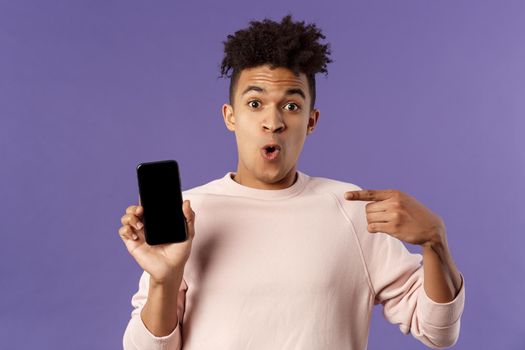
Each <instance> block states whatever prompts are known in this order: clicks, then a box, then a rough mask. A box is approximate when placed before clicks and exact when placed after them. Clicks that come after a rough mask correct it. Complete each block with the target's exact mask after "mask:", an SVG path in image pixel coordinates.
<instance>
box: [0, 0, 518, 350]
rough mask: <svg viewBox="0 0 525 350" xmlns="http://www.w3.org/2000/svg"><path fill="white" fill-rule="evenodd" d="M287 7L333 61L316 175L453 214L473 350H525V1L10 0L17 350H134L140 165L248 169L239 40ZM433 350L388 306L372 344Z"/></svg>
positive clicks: (316, 138) (8, 315) (4, 125)
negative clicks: (123, 221) (392, 318)
mask: <svg viewBox="0 0 525 350" xmlns="http://www.w3.org/2000/svg"><path fill="white" fill-rule="evenodd" d="M288 11H291V12H292V14H293V18H294V19H296V20H305V21H306V22H312V21H313V22H315V23H317V24H318V26H319V27H320V28H321V29H322V30H323V32H324V33H325V34H326V36H327V39H326V42H329V43H330V44H331V47H332V52H333V56H332V58H333V59H334V62H333V63H332V64H331V65H330V66H329V67H328V71H329V74H328V77H325V76H324V75H318V76H317V83H318V90H317V93H318V100H317V107H318V108H319V109H320V110H321V116H320V119H319V124H318V127H317V128H316V130H315V132H314V133H313V134H312V135H311V136H309V137H308V138H307V141H306V144H305V147H304V150H303V153H302V156H301V158H300V162H299V166H298V168H299V169H300V170H302V171H304V172H306V173H307V174H309V175H312V176H324V177H330V178H334V179H338V180H343V181H348V182H352V183H355V184H358V185H360V186H362V187H364V188H376V189H385V188H397V189H400V190H402V191H405V192H407V193H409V194H411V195H413V196H414V197H416V198H417V199H418V200H420V201H421V202H422V203H423V204H425V205H427V206H428V207H429V208H430V209H431V210H433V211H435V212H436V213H438V214H439V215H440V216H442V217H443V219H444V220H445V223H446V226H447V232H448V239H449V245H450V248H451V250H452V253H453V255H454V257H455V260H456V262H457V265H458V267H459V269H460V270H461V271H462V272H463V273H464V275H465V278H466V297H467V299H466V306H465V311H464V315H463V318H462V329H461V335H460V339H459V341H458V344H457V345H456V348H457V349H496V348H497V349H525V322H524V321H523V314H524V313H525V306H524V297H523V296H524V295H525V282H524V276H525V261H524V258H523V252H522V251H523V246H524V244H525V238H524V236H523V233H524V232H523V227H524V224H525V220H524V218H525V215H524V209H525V205H524V204H523V203H524V202H523V201H524V192H525V191H524V184H523V179H524V175H525V160H524V156H525V141H524V138H523V134H524V127H525V121H524V117H525V39H524V37H525V5H524V3H523V2H521V1H496V0H495V1H422V0H414V1H367V2H365V1H363V2H357V1H347V2H345V3H344V4H343V3H341V4H335V3H333V4H328V3H323V2H320V1H318V2H312V3H311V4H306V3H305V2H303V1H288V2H286V3H284V4H283V2H282V1H263V2H254V3H248V2H246V1H236V2H232V1H208V2H206V3H203V2H197V1H196V2H194V3H193V4H189V3H187V2H184V4H182V2H178V4H176V3H175V2H173V1H155V2H148V1H129V0H126V1H124V0H121V1H65V0H64V1H45V2H44V1H1V2H0V118H1V124H0V160H1V162H2V164H1V167H0V177H1V182H0V197H1V204H0V209H1V220H0V231H1V235H2V236H1V237H2V244H1V245H0V275H1V277H2V282H1V287H0V288H1V289H0V293H1V298H0V348H2V349H30V348H40V347H42V348H48V349H116V348H121V341H122V335H123V332H124V329H125V326H126V324H127V322H128V320H129V317H130V312H131V304H130V299H131V296H132V294H133V293H134V292H135V291H136V289H137V286H138V284H137V283H138V278H139V276H140V272H141V270H140V268H139V267H138V265H137V264H136V263H135V262H134V260H133V259H132V258H131V256H129V255H128V253H127V251H126V249H125V247H124V245H123V243H122V242H121V240H120V238H119V236H118V234H117V230H118V228H119V227H120V217H121V216H122V215H123V212H124V210H125V208H126V207H127V206H128V205H131V204H135V203H136V201H137V196H138V194H137V183H136V177H135V166H136V164H137V163H139V162H142V161H151V160H160V159H170V158H173V159H177V160H178V161H179V163H180V165H181V177H182V187H183V189H188V188H190V187H194V186H197V185H200V184H203V183H205V182H208V181H210V180H213V179H216V178H218V177H222V176H224V174H225V173H226V172H227V171H235V170H236V163H237V152H236V144H235V138H234V134H233V133H231V132H229V131H228V130H227V129H226V127H225V125H224V123H223V120H222V115H221V113H220V107H221V105H222V103H223V102H225V101H227V88H228V81H227V80H226V79H218V78H217V77H218V75H219V64H220V61H221V59H222V50H223V46H222V41H223V40H225V39H226V36H227V35H228V34H231V33H233V32H234V31H235V30H238V29H240V28H244V27H246V26H247V25H248V21H249V20H251V19H257V20H260V19H263V18H264V17H270V18H272V19H274V20H279V19H281V18H282V17H283V16H284V15H285V14H286V13H287V12H288ZM409 249H410V250H412V251H416V252H419V251H420V250H419V247H416V246H409ZM424 348H425V347H424V346H423V345H422V344H420V343H419V342H418V341H416V340H415V339H413V338H412V337H411V336H403V334H402V333H401V332H400V331H399V329H398V328H397V326H394V325H392V324H390V323H388V322H387V321H386V320H385V319H384V318H383V316H382V314H381V308H380V307H376V309H375V311H374V317H373V323H372V326H371V331H370V340H369V349H424Z"/></svg>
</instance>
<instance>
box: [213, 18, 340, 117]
mask: <svg viewBox="0 0 525 350" xmlns="http://www.w3.org/2000/svg"><path fill="white" fill-rule="evenodd" d="M249 24H250V26H249V27H248V28H246V29H241V30H238V31H236V32H235V33H234V35H228V40H227V41H223V44H224V53H225V56H224V58H223V60H222V63H221V75H220V76H219V77H223V76H226V77H229V78H230V96H229V98H230V104H231V105H233V97H234V94H235V93H234V92H235V88H236V86H237V82H238V80H239V76H240V73H241V71H242V70H243V69H245V68H251V67H256V66H259V65H263V64H269V65H270V66H271V67H285V68H288V69H290V70H292V71H293V73H294V74H295V75H296V76H299V74H300V73H304V74H305V75H306V77H307V79H308V87H309V90H310V96H311V103H310V110H312V109H313V108H314V104H315V74H316V73H319V72H321V73H325V76H326V75H328V71H327V70H326V65H327V64H328V63H330V62H332V60H331V59H330V58H329V57H328V56H329V55H330V44H326V45H322V44H319V43H318V42H317V40H318V39H319V38H322V39H325V38H326V37H325V36H324V35H323V34H322V31H321V30H320V29H318V28H317V27H316V25H315V24H308V25H306V26H305V24H304V21H301V22H293V21H292V16H291V14H288V15H286V16H285V17H283V19H282V20H281V23H278V22H275V21H272V20H270V19H268V18H265V19H264V20H262V21H254V20H252V21H250V22H249ZM230 69H231V70H232V74H231V75H228V71H229V70H230Z"/></svg>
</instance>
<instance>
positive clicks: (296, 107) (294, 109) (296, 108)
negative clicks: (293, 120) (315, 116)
mask: <svg viewBox="0 0 525 350" xmlns="http://www.w3.org/2000/svg"><path fill="white" fill-rule="evenodd" d="M290 105H291V106H295V108H293V109H288V110H289V111H292V112H295V111H296V110H298V109H299V106H298V105H297V104H295V103H293V102H291V103H288V104H287V106H290Z"/></svg>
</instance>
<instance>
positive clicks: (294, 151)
mask: <svg viewBox="0 0 525 350" xmlns="http://www.w3.org/2000/svg"><path fill="white" fill-rule="evenodd" d="M250 87H252V89H249V88H250ZM247 89H248V91H247ZM288 89H297V90H296V91H301V92H302V94H304V97H303V96H301V93H293V94H286V92H287V90H288ZM245 91H246V92H245ZM233 103H234V105H235V106H232V105H230V104H224V105H223V106H222V115H223V118H224V123H225V124H226V127H227V128H228V130H230V131H232V132H235V138H236V140H237V153H238V164H237V172H236V174H235V178H234V180H235V181H237V182H238V183H240V184H242V185H245V186H248V187H253V188H258V189H265V190H276V189H284V188H287V187H290V186H291V185H292V184H293V183H294V181H295V175H296V164H297V162H298V159H299V156H300V154H301V151H302V149H303V145H304V142H305V139H306V136H307V135H308V134H310V133H311V132H312V131H313V129H314V128H315V125H316V124H317V121H318V119H319V113H320V112H319V110H318V109H315V108H314V109H312V110H310V92H309V89H308V80H307V78H306V75H305V74H304V73H301V74H300V75H299V76H296V75H294V74H293V72H292V71H290V70H289V69H286V68H281V67H278V68H275V69H271V68H270V66H268V65H263V66H259V67H255V68H249V69H244V70H243V71H242V72H241V75H240V77H239V81H238V83H237V88H236V93H235V96H234V102H233ZM270 142H275V143H278V144H279V145H281V146H282V149H281V152H280V153H281V154H280V155H279V157H278V160H277V161H276V162H267V161H265V160H264V159H263V157H262V156H261V154H260V149H261V147H263V146H264V145H266V144H268V143H270Z"/></svg>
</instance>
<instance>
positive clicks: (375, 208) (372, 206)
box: [365, 201, 389, 213]
mask: <svg viewBox="0 0 525 350" xmlns="http://www.w3.org/2000/svg"><path fill="white" fill-rule="evenodd" d="M388 209H389V207H388V204H387V203H386V202H385V201H380V202H370V203H367V204H366V205H365V211H366V212H367V213H376V212H382V211H388Z"/></svg>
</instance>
